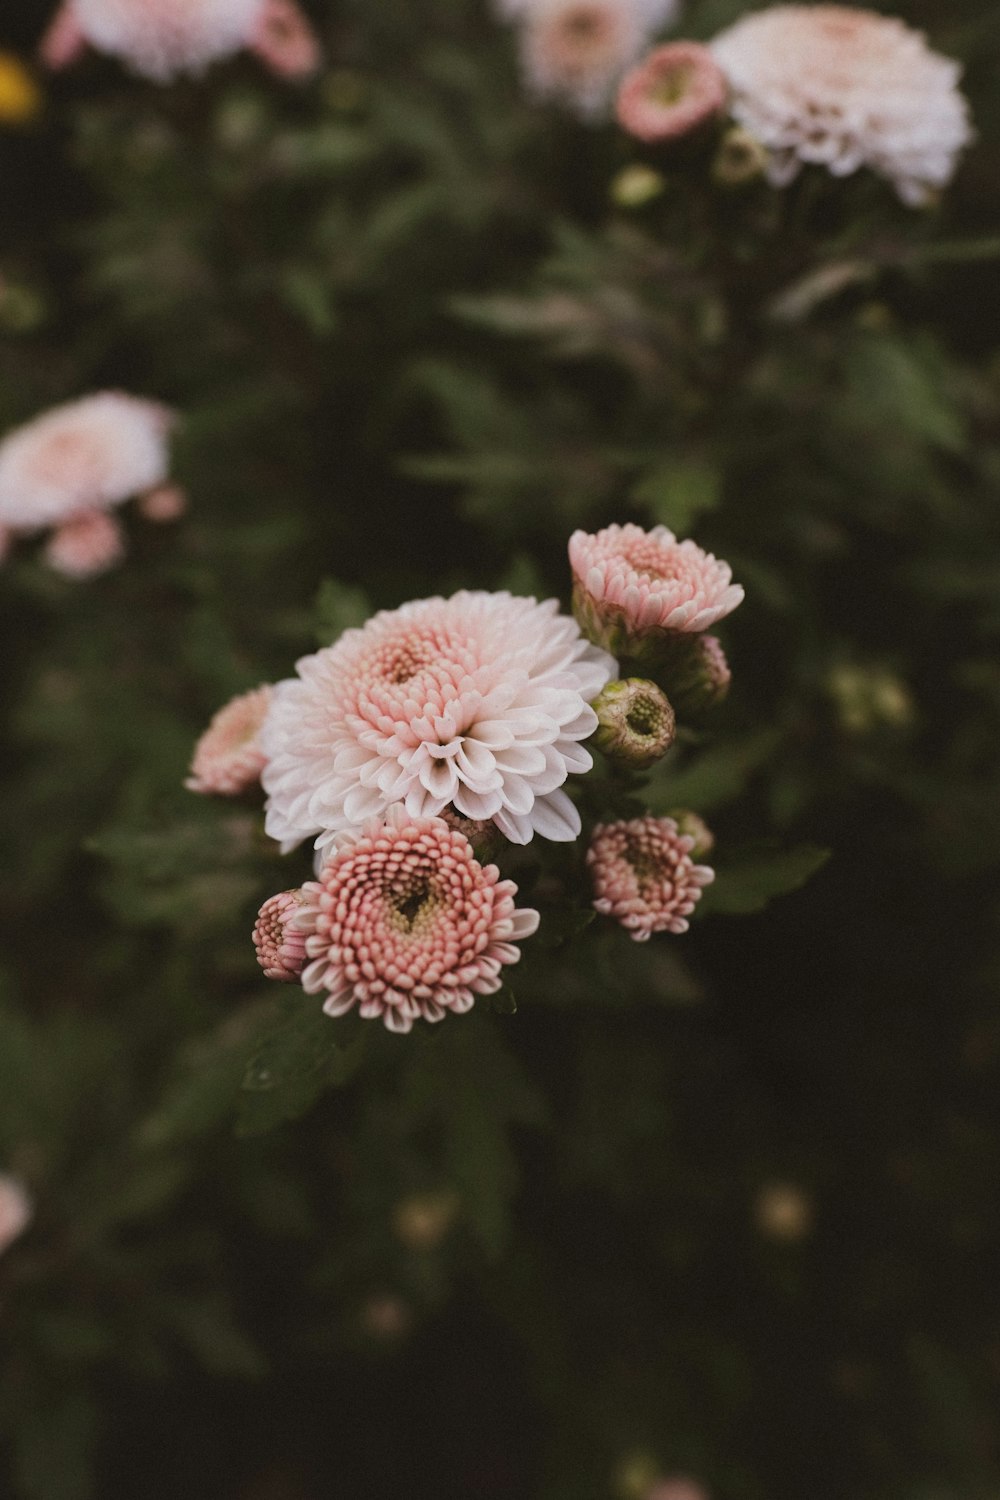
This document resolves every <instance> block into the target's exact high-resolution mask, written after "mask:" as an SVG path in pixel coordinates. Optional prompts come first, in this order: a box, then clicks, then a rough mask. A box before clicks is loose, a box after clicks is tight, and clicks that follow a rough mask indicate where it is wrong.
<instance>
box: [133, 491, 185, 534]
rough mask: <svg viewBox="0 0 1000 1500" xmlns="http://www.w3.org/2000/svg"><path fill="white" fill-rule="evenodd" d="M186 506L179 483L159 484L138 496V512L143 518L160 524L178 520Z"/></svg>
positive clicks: (183, 493)
mask: <svg viewBox="0 0 1000 1500" xmlns="http://www.w3.org/2000/svg"><path fill="white" fill-rule="evenodd" d="M187 506H188V501H187V495H186V494H185V492H184V491H183V490H182V489H181V487H180V485H179V484H161V485H158V486H157V487H156V489H155V490H149V491H148V492H147V493H146V494H145V495H142V496H140V499H139V514H140V515H141V516H142V517H143V519H144V520H146V521H154V522H155V523H156V524H157V525H158V526H160V525H163V524H165V523H166V522H168V521H179V520H180V518H181V516H183V515H184V513H185V511H186V510H187Z"/></svg>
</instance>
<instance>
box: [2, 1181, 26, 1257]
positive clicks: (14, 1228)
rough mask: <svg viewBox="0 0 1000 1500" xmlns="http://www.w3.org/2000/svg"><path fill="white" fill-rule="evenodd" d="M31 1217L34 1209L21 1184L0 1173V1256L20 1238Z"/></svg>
mask: <svg viewBox="0 0 1000 1500" xmlns="http://www.w3.org/2000/svg"><path fill="white" fill-rule="evenodd" d="M33 1217H34V1207H33V1204H32V1202H31V1199H30V1197H29V1196H28V1193H27V1191H26V1189H25V1187H24V1185H23V1183H21V1182H19V1181H18V1179H17V1178H16V1177H10V1176H8V1175H7V1174H6V1173H0V1254H2V1253H3V1251H4V1250H6V1249H7V1248H8V1246H10V1245H12V1244H13V1243H14V1241H15V1240H16V1239H19V1238H20V1236H21V1235H22V1234H23V1233H24V1231H25V1230H26V1229H27V1227H28V1225H29V1224H30V1223H31V1220H32V1218H33Z"/></svg>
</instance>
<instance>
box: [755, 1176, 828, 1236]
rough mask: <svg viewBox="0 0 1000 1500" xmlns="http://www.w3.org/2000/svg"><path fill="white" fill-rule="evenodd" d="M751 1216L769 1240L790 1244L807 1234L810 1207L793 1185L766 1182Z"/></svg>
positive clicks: (811, 1216)
mask: <svg viewBox="0 0 1000 1500" xmlns="http://www.w3.org/2000/svg"><path fill="white" fill-rule="evenodd" d="M754 1217H755V1218H756V1220H757V1228H758V1229H759V1230H760V1232H761V1234H763V1235H765V1236H766V1237H767V1238H768V1239H769V1240H784V1241H785V1242H786V1243H789V1244H791V1243H794V1242H796V1241H798V1240H804V1239H805V1238H806V1237H807V1236H808V1235H809V1233H810V1231H811V1230H812V1224H813V1208H812V1203H811V1202H810V1201H809V1199H808V1197H807V1196H806V1194H805V1193H804V1192H803V1191H802V1189H801V1188H800V1187H797V1186H796V1184H795V1183H794V1182H768V1183H765V1185H764V1186H763V1187H762V1188H761V1190H760V1192H759V1193H758V1194H757V1201H756V1203H755V1204H754Z"/></svg>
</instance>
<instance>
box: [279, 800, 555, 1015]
mask: <svg viewBox="0 0 1000 1500" xmlns="http://www.w3.org/2000/svg"><path fill="white" fill-rule="evenodd" d="M303 894H304V896H305V897H306V905H305V906H304V907H303V908H302V912H301V915H300V917H299V918H298V921H299V923H300V925H301V927H302V928H303V930H305V931H307V932H308V934H309V936H308V939H307V942H306V951H307V953H308V955H309V958H310V960H311V962H310V963H309V964H307V966H306V968H305V969H304V971H303V973H302V987H303V989H305V990H306V992H307V993H308V994H311V995H317V994H320V993H321V992H322V991H326V992H327V998H326V1001H325V1003H324V1005H323V1009H324V1010H325V1011H326V1013H327V1015H330V1016H342V1015H344V1014H345V1013H346V1012H347V1011H349V1010H352V1009H353V1008H354V1006H357V1007H358V1010H359V1012H360V1014H361V1015H362V1016H363V1017H364V1018H365V1020H375V1019H378V1018H381V1019H382V1020H383V1021H384V1023H385V1025H386V1026H387V1027H388V1028H389V1030H390V1031H400V1032H406V1031H409V1030H410V1029H411V1027H412V1026H413V1023H414V1021H416V1020H419V1019H420V1018H423V1019H424V1020H425V1021H441V1020H443V1019H444V1017H445V1015H447V1013H448V1012H449V1011H452V1012H454V1013H455V1014H456V1015H463V1014H464V1013H465V1012H466V1011H468V1010H471V1008H472V1006H473V1004H474V1003H475V998H476V996H477V995H492V994H494V993H495V992H496V991H497V990H498V989H500V987H501V979H500V971H501V969H502V968H503V967H504V965H506V964H514V963H517V961H518V959H519V958H520V956H521V953H520V949H519V948H518V947H517V946H516V944H517V943H518V942H519V941H520V939H521V938H526V937H530V936H531V934H532V933H533V932H534V931H535V930H536V928H537V927H538V913H537V912H536V911H531V910H530V909H527V908H525V909H521V910H518V909H517V908H515V905H514V897H515V896H516V895H517V886H516V885H514V883H513V881H510V880H501V879H500V872H499V870H498V869H497V867H496V865H481V864H480V863H479V861H478V860H477V859H476V857H475V854H474V853H473V850H472V845H471V844H470V843H469V841H468V839H467V838H465V837H464V836H463V835H462V834H461V833H458V832H457V831H456V830H455V829H452V828H449V827H448V825H447V824H446V823H445V822H444V821H443V820H442V819H441V818H411V817H410V815H409V814H408V813H407V812H406V811H405V810H404V809H403V808H402V807H399V806H396V807H392V808H390V809H389V812H388V814H387V815H386V821H385V822H383V820H382V819H381V818H373V819H371V820H369V821H368V822H367V823H366V824H365V825H364V827H363V828H362V829H360V830H354V831H352V832H349V833H343V834H341V835H340V836H339V837H338V838H337V840H336V842H335V844H334V846H333V848H332V851H331V854H330V857H329V859H328V860H327V862H326V864H325V865H324V866H323V868H322V870H321V871H320V875H319V879H318V880H316V881H310V882H308V883H307V884H306V885H305V886H303Z"/></svg>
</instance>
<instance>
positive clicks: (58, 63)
mask: <svg viewBox="0 0 1000 1500" xmlns="http://www.w3.org/2000/svg"><path fill="white" fill-rule="evenodd" d="M86 50H87V38H86V37H85V36H84V34H83V32H82V31H81V29H80V22H79V19H78V17H77V14H76V0H63V3H62V5H60V7H59V9H58V10H57V11H56V14H55V17H54V19H53V21H52V22H51V24H50V26H49V28H48V30H47V31H46V33H45V35H44V36H43V37H42V42H41V46H40V47H39V49H38V55H39V57H40V58H41V60H42V62H43V63H44V64H45V66H46V67H47V68H51V69H52V70H53V71H54V72H59V71H60V69H62V68H68V67H71V66H72V64H73V63H75V62H78V61H79V59H80V58H81V57H82V56H83V54H84V52H85V51H86Z"/></svg>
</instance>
